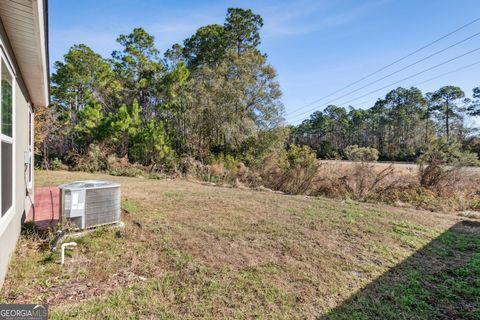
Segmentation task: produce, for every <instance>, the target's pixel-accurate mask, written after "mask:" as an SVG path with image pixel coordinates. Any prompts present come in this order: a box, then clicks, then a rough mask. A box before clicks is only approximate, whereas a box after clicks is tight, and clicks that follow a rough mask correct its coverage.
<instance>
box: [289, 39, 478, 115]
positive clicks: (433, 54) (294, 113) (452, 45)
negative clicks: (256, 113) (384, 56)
mask: <svg viewBox="0 0 480 320" xmlns="http://www.w3.org/2000/svg"><path fill="white" fill-rule="evenodd" d="M478 35H480V32H477V33H475V34H473V35H471V36H469V37H467V38H464V39H462V40H460V41H458V42H456V43H454V44H451V45H449V46H448V47H446V48H443V49H440V50H438V51H436V52H434V53H432V54H430V55H428V56H426V57H424V58H422V59H420V60H417V61H415V62H413V63H411V64H409V65H407V66H405V67H402V68H400V69H398V70H396V71H393V72H391V73H389V74H387V75H386V76H383V77H381V78H379V79H377V80H374V81H370V82H369V83H367V84H365V85H363V86H361V87H359V88H357V89H355V90H353V91H349V92H347V93H345V94H343V95H341V96H339V97H336V98H335V99H333V100H330V101H328V102H326V103H325V104H329V103H332V102H335V101H337V100H338V99H341V98H345V97H347V96H349V95H351V94H352V93H355V92H358V91H360V90H362V89H365V88H367V87H369V86H371V85H372V84H375V83H378V82H380V81H382V80H385V79H386V78H389V77H391V76H393V75H395V74H397V73H399V72H402V71H404V70H406V69H408V68H410V67H412V66H414V65H417V64H419V63H420V62H423V61H425V60H428V59H430V58H431V57H434V56H436V55H438V54H440V53H442V52H445V51H447V50H448V49H451V48H453V47H455V46H458V45H459V44H462V43H464V42H466V41H468V40H470V39H472V38H474V37H476V36H478ZM297 111H298V110H296V111H294V112H293V113H292V114H290V116H296V114H297V113H298V112H297Z"/></svg>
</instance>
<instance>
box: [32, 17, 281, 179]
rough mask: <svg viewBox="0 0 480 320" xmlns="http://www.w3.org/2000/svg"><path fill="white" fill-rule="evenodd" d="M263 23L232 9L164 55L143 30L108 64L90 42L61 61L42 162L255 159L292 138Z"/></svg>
mask: <svg viewBox="0 0 480 320" xmlns="http://www.w3.org/2000/svg"><path fill="white" fill-rule="evenodd" d="M262 25H263V20H262V18H261V17H260V16H259V15H257V14H255V13H253V12H252V11H251V10H244V9H239V8H230V9H228V12H227V15H226V18H225V23H224V24H223V25H217V24H212V25H207V26H204V27H201V28H199V29H198V30H197V31H196V32H195V33H194V34H193V35H192V36H191V37H189V38H187V39H185V40H184V41H183V43H182V44H178V43H177V44H174V45H173V46H172V47H171V48H170V49H168V50H167V51H166V52H165V53H164V54H163V55H162V54H161V53H160V52H159V50H158V49H157V48H156V46H155V39H154V37H153V36H152V35H150V34H149V33H147V32H146V31H145V30H144V29H142V28H135V29H134V30H133V31H132V32H131V33H130V34H122V35H120V36H119V37H118V38H117V42H118V43H119V44H120V45H121V50H118V51H114V52H112V54H111V57H108V58H105V57H102V56H101V55H100V54H98V53H96V52H94V51H93V50H92V49H91V48H89V47H88V46H86V45H84V44H78V45H74V46H72V47H71V48H70V50H69V51H68V52H67V53H66V54H65V55H64V59H63V61H56V62H55V63H54V72H53V74H52V77H51V93H52V105H51V106H50V107H48V108H45V109H42V110H37V114H36V121H37V125H36V127H37V134H36V138H37V141H36V142H37V143H36V152H37V154H39V155H41V157H39V158H41V161H42V162H45V163H46V162H48V161H49V160H50V159H52V158H59V159H61V160H62V161H63V162H66V163H69V164H72V165H74V162H75V159H78V157H81V156H82V155H85V154H88V153H89V152H103V153H108V154H114V155H116V156H117V157H119V158H124V157H127V158H128V160H129V161H131V162H135V163H140V164H142V165H145V166H150V167H151V168H152V170H156V169H161V168H162V167H166V166H171V165H172V164H174V163H175V161H176V160H178V158H179V157H181V156H185V155H187V156H191V157H194V158H196V159H199V160H201V161H208V159H210V158H212V157H225V156H226V155H229V156H232V157H236V158H242V159H241V160H243V161H246V162H252V161H254V160H255V159H258V158H259V157H261V155H262V153H264V152H266V150H268V149H269V148H270V147H271V146H272V144H274V143H272V141H273V140H275V141H276V140H277V139H285V137H284V136H285V135H284V128H283V105H282V103H281V100H280V97H281V95H282V93H281V91H280V87H279V84H278V82H277V80H276V77H277V74H276V71H275V69H274V68H273V67H272V66H271V65H270V64H269V63H268V61H267V56H266V54H264V53H262V52H261V51H260V49H259V45H260V43H261V39H260V28H261V27H262Z"/></svg>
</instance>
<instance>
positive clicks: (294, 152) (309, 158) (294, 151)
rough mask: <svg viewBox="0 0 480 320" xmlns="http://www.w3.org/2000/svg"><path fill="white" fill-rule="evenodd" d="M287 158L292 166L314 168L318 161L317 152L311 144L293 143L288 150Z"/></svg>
mask: <svg viewBox="0 0 480 320" xmlns="http://www.w3.org/2000/svg"><path fill="white" fill-rule="evenodd" d="M287 160H288V164H289V167H290V168H297V167H302V168H305V169H311V168H313V167H314V166H315V165H316V164H317V163H318V161H317V157H316V155H315V152H314V151H313V150H312V148H310V147H309V146H306V145H304V146H301V147H300V146H297V145H295V144H293V145H291V146H290V148H289V149H288V150H287Z"/></svg>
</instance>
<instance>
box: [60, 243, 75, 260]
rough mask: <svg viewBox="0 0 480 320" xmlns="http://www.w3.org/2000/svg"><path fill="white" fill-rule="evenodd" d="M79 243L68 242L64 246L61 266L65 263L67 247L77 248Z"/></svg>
mask: <svg viewBox="0 0 480 320" xmlns="http://www.w3.org/2000/svg"><path fill="white" fill-rule="evenodd" d="M76 246H77V243H76V242H67V243H64V244H62V258H61V262H60V263H61V264H64V263H65V248H66V247H76Z"/></svg>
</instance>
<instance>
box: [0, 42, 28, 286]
mask: <svg viewBox="0 0 480 320" xmlns="http://www.w3.org/2000/svg"><path fill="white" fill-rule="evenodd" d="M0 35H1V34H0ZM5 41H7V40H6V39H5V38H4V37H1V36H0V42H1V43H2V46H4V45H5ZM3 52H4V56H5V55H6V53H5V51H3ZM8 58H9V59H10V60H11V58H12V57H8ZM15 73H16V76H17V77H19V76H20V72H19V71H18V70H15ZM13 96H14V102H13V109H14V112H13V115H14V116H13V123H14V128H13V130H14V142H13V154H14V156H13V161H14V165H13V169H14V183H13V185H14V201H13V202H14V203H13V213H12V214H11V215H7V216H3V217H0V288H1V286H2V284H3V281H4V279H5V275H6V273H7V269H8V264H9V262H10V260H11V257H12V254H13V252H14V251H15V246H16V243H17V240H18V237H19V235H20V229H21V224H22V222H23V220H24V217H25V216H26V215H27V214H28V212H29V210H30V208H31V206H32V204H31V202H30V199H29V197H28V196H27V191H26V190H27V187H29V188H30V189H29V192H30V193H31V199H33V187H32V186H33V172H32V173H31V174H32V179H31V183H30V182H29V181H28V175H27V176H26V174H27V173H28V170H25V168H26V167H25V165H24V157H25V154H24V153H25V152H26V151H27V152H28V151H29V150H30V147H31V146H30V139H29V133H30V132H31V131H29V123H30V121H29V117H30V105H29V104H28V103H27V100H26V98H25V96H24V94H23V91H22V90H21V88H20V86H19V84H18V81H15V85H14V95H13ZM32 124H33V121H32ZM0 152H1V151H0Z"/></svg>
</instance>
